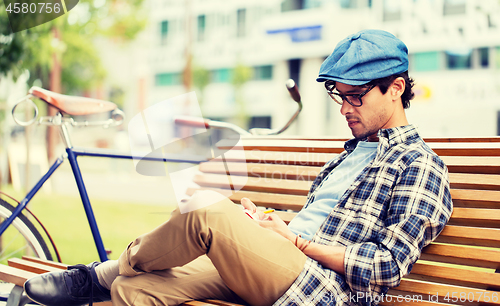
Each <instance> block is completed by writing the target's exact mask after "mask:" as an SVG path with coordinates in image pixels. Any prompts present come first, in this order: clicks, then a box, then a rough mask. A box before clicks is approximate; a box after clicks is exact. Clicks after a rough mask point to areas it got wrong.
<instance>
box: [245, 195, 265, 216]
mask: <svg viewBox="0 0 500 306" xmlns="http://www.w3.org/2000/svg"><path fill="white" fill-rule="evenodd" d="M241 205H242V206H243V210H244V211H245V212H246V213H247V214H249V215H250V217H251V218H252V219H254V220H256V221H261V220H264V219H265V218H266V217H267V216H266V214H265V213H264V212H262V211H260V210H257V206H255V204H254V203H253V202H252V201H250V199H249V198H242V199H241Z"/></svg>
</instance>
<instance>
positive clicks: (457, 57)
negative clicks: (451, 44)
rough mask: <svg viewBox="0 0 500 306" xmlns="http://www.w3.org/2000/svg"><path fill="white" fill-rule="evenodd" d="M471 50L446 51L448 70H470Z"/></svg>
mask: <svg viewBox="0 0 500 306" xmlns="http://www.w3.org/2000/svg"><path fill="white" fill-rule="evenodd" d="M471 55H472V50H471V49H464V50H450V51H446V65H447V68H448V69H470V68H471Z"/></svg>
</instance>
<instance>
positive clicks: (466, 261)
mask: <svg viewBox="0 0 500 306" xmlns="http://www.w3.org/2000/svg"><path fill="white" fill-rule="evenodd" d="M420 259H422V260H428V261H435V262H443V263H450V264H457V265H464V266H471V267H481V268H490V269H500V250H493V249H484V248H477V247H467V246H462V245H450V244H440V243H431V244H430V245H428V246H426V247H425V248H424V249H423V250H422V256H420Z"/></svg>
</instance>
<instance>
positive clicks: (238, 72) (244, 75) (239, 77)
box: [231, 64, 252, 88]
mask: <svg viewBox="0 0 500 306" xmlns="http://www.w3.org/2000/svg"><path fill="white" fill-rule="evenodd" d="M251 78H252V68H251V67H248V66H245V65H242V64H237V65H236V67H234V70H233V78H232V80H231V83H232V84H233V86H234V87H236V88H239V87H241V86H243V84H245V83H246V82H248V81H249V80H250V79H251Z"/></svg>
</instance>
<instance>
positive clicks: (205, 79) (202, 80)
mask: <svg viewBox="0 0 500 306" xmlns="http://www.w3.org/2000/svg"><path fill="white" fill-rule="evenodd" d="M209 83H210V71H208V70H207V69H205V68H204V67H201V66H195V68H194V69H193V84H194V87H196V88H198V89H199V90H200V91H203V89H204V88H205V87H206V86H207V85H208V84H209Z"/></svg>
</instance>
